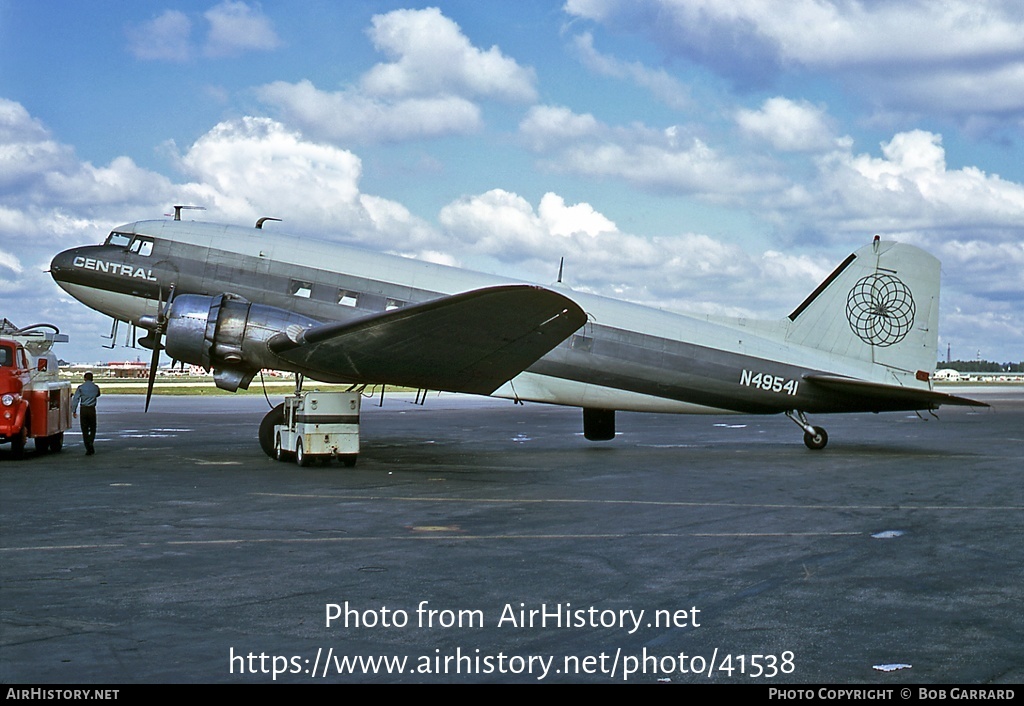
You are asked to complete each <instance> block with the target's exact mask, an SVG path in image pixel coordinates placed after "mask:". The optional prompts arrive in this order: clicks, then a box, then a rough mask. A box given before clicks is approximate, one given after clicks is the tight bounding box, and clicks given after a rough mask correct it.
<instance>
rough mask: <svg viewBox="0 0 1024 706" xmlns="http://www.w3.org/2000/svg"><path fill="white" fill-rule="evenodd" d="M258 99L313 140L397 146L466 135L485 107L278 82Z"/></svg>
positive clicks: (444, 99)
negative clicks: (333, 90) (448, 136)
mask: <svg viewBox="0 0 1024 706" xmlns="http://www.w3.org/2000/svg"><path fill="white" fill-rule="evenodd" d="M256 95H257V96H258V97H259V99H260V100H261V101H263V102H264V103H266V104H267V105H270V106H273V107H275V108H277V109H278V111H279V112H280V115H281V117H282V119H283V120H286V121H287V122H288V123H290V124H292V125H296V126H297V127H299V128H301V129H302V130H303V132H305V133H307V134H309V135H310V136H312V137H316V138H320V139H326V140H333V141H337V142H395V141H402V140H410V139H415V138H423V137H439V136H442V135H453V134H466V133H470V132H475V131H476V130H478V129H479V128H480V126H481V119H480V108H479V107H478V106H477V105H476V104H475V103H472V102H470V101H468V100H466V99H465V98H461V97H459V96H451V95H444V96H436V97H416V98H405V99H398V100H384V99H379V98H376V97H373V96H368V95H365V94H363V93H360V92H359V91H357V90H345V91H335V92H330V91H321V90H319V89H317V88H316V87H315V86H314V85H313V84H312V83H311V82H310V81H308V80H302V81H299V82H298V83H287V82H285V81H275V82H274V83H270V84H267V85H265V86H261V87H259V88H258V89H257V90H256Z"/></svg>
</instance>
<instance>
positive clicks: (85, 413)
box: [71, 373, 100, 456]
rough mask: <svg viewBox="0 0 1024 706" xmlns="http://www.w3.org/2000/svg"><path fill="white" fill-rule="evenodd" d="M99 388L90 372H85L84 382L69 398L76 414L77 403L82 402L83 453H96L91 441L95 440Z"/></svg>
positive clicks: (90, 454) (76, 414) (89, 454)
mask: <svg viewBox="0 0 1024 706" xmlns="http://www.w3.org/2000/svg"><path fill="white" fill-rule="evenodd" d="M99 396H100V388H99V387H98V386H97V385H96V383H94V382H93V381H92V373H86V374H85V382H83V383H82V384H81V385H79V386H78V389H77V390H75V396H74V397H72V398H71V413H72V414H74V415H75V416H76V417H77V416H78V404H79V403H81V404H82V440H83V441H85V455H86V456H92V455H93V454H94V453H96V450H95V449H94V448H93V442H94V441H95V440H96V400H98V399H99Z"/></svg>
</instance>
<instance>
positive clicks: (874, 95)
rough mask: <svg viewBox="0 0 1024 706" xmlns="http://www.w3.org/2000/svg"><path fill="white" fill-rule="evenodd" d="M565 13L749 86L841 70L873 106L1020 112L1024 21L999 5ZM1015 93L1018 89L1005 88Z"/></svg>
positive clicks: (802, 3)
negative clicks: (799, 73) (790, 73)
mask: <svg viewBox="0 0 1024 706" xmlns="http://www.w3.org/2000/svg"><path fill="white" fill-rule="evenodd" d="M565 7H566V11H567V12H569V13H570V14H572V15H575V16H577V17H582V18H587V19H590V20H593V21H596V22H600V23H603V24H605V25H608V26H609V27H612V28H614V29H616V30H619V29H621V30H625V31H636V32H640V33H643V34H645V35H647V36H648V37H650V38H651V39H652V40H653V41H655V42H657V43H658V44H659V45H661V46H662V47H664V48H665V49H666V50H668V51H670V52H672V53H673V54H675V55H678V56H683V57H685V58H688V59H690V60H692V61H695V62H698V63H700V64H703V65H705V66H707V67H709V68H710V69H712V70H714V71H716V72H718V73H720V74H722V75H724V76H727V77H729V78H730V79H732V80H733V81H734V82H735V83H736V84H737V85H739V86H742V87H747V88H751V87H759V86H764V85H765V84H767V83H770V82H771V81H772V80H773V79H774V77H775V75H776V74H777V72H778V71H779V70H780V69H781V68H782V67H794V66H796V67H800V68H802V69H806V70H810V71H823V72H824V71H828V72H835V73H837V74H838V75H841V76H844V77H845V78H846V80H847V82H848V84H849V85H850V86H852V87H854V88H855V90H857V91H859V92H862V93H863V95H864V96H865V97H866V98H867V99H869V100H870V101H871V102H872V103H873V104H877V105H882V106H884V107H886V108H887V109H900V110H910V111H914V110H919V109H930V110H941V111H942V112H945V113H947V114H952V115H956V116H965V115H969V114H987V113H1005V112H1011V113H1013V114H1015V115H1018V116H1019V115H1020V113H1021V112H1022V111H1024V94H1022V92H1021V91H1020V90H1019V89H1017V88H1012V87H1014V86H1018V87H1019V85H1020V81H1019V80H1020V76H1021V72H1022V71H1024V15H1022V14H1021V13H1020V12H1019V10H1017V9H1016V6H1015V5H1013V4H1012V3H1005V2H1001V1H1000V0H987V1H983V2H978V1H977V0H950V1H949V2H941V3H928V2H912V3H855V2H840V1H838V0H832V1H823V0H794V1H793V2H786V3H767V4H766V3H723V2H717V0H646V1H645V2H634V1H633V0H568V2H567V3H566V6H565ZM1008 87H1011V90H1009V91H1008V90H1006V89H1007V88H1008Z"/></svg>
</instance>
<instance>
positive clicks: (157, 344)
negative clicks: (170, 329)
mask: <svg viewBox="0 0 1024 706" xmlns="http://www.w3.org/2000/svg"><path fill="white" fill-rule="evenodd" d="M163 299H164V291H163V288H161V289H160V290H158V292H157V302H156V328H154V329H153V333H152V336H153V357H152V359H151V360H150V363H149V382H148V384H147V385H146V409H145V410H144V411H145V412H148V411H149V401H150V400H151V399H152V398H153V385H155V384H156V369H157V366H158V365H160V351H161V350H163V336H164V331H166V330H167V315H168V312H169V311H170V309H171V300H172V299H174V285H173V284H172V285H171V288H170V290H169V291H168V292H167V303H166V306H165V305H164V300H163Z"/></svg>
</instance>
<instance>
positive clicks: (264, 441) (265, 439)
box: [260, 402, 284, 458]
mask: <svg viewBox="0 0 1024 706" xmlns="http://www.w3.org/2000/svg"><path fill="white" fill-rule="evenodd" d="M282 423H284V402H282V403H281V404H279V405H277V406H276V407H274V408H273V409H272V410H270V411H269V412H267V414H266V416H265V417H263V421H262V422H260V448H261V449H263V453H265V454H266V455H267V456H270V458H276V454H275V453H274V435H275V430H274V426H275V425H277V424H282Z"/></svg>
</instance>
